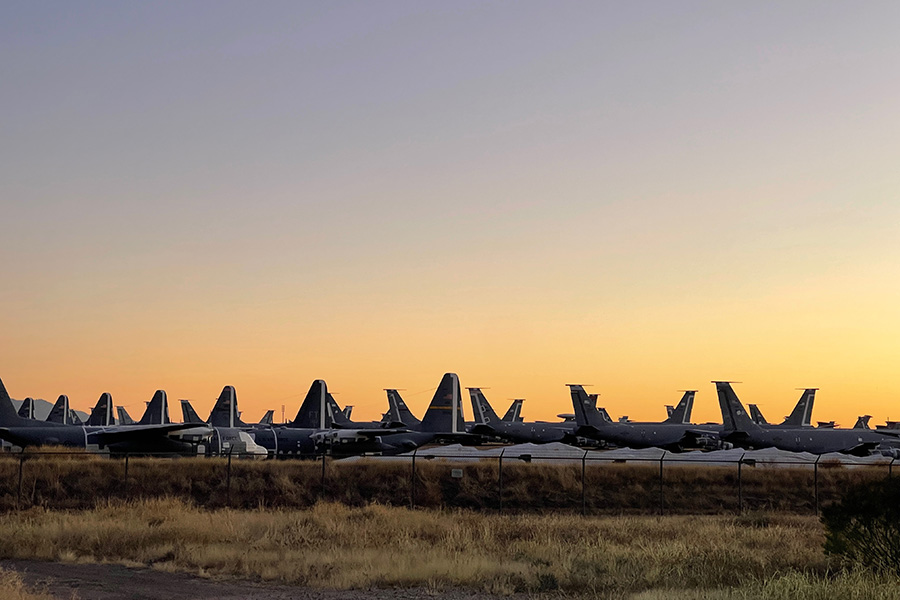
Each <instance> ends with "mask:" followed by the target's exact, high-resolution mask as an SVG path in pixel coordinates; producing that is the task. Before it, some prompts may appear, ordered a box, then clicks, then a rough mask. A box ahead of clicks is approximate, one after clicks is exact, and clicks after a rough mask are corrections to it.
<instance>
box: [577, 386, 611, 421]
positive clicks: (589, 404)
mask: <svg viewBox="0 0 900 600" xmlns="http://www.w3.org/2000/svg"><path fill="white" fill-rule="evenodd" d="M569 393H570V394H571V396H572V408H574V409H575V423H576V425H578V427H579V428H581V427H595V428H596V427H604V426H606V425H608V424H609V423H608V422H607V421H605V420H604V419H603V417H601V416H600V412H599V411H598V410H597V408H596V406H597V399H596V396H595V397H594V399H593V400H591V397H590V396H589V395H588V393H587V392H585V391H584V386H581V385H577V384H569Z"/></svg>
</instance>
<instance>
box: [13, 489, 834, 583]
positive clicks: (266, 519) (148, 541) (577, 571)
mask: <svg viewBox="0 0 900 600" xmlns="http://www.w3.org/2000/svg"><path fill="white" fill-rule="evenodd" d="M0 536H2V539H3V540H4V542H5V543H4V544H3V545H2V547H0V555H2V556H3V557H4V558H30V559H39V560H50V561H60V560H62V561H100V562H103V561H107V562H120V563H124V564H131V565H135V564H137V565H149V566H153V567H154V568H157V569H163V570H177V571H187V572H192V573H197V574H201V575H213V576H227V577H238V578H249V579H257V578H258V579H263V580H274V581H282V582H290V583H295V584H300V585H307V586H314V587H326V588H338V589H347V588H366V587H371V586H426V587H431V588H435V589H440V588H442V587H447V586H451V587H452V586H465V587H473V588H477V589H482V590H485V591H489V592H496V593H511V592H517V591H519V592H538V591H551V590H560V591H564V592H568V593H579V594H581V593H588V594H591V595H594V596H599V597H624V596H627V595H629V594H634V593H642V592H649V591H654V590H655V591H657V592H659V591H660V590H666V591H667V593H669V592H671V593H672V594H679V593H681V594H688V595H686V596H684V597H686V598H688V597H711V596H703V595H702V594H720V593H721V592H722V591H723V590H728V589H740V588H747V586H750V588H751V589H758V590H765V589H769V587H771V586H774V585H776V583H774V582H772V583H769V582H767V580H766V578H767V577H770V576H771V575H772V574H773V573H779V574H795V575H796V576H797V577H801V578H804V577H805V578H809V580H810V581H822V578H823V577H824V576H825V575H826V574H827V572H828V563H827V561H826V558H825V556H824V555H823V553H822V550H821V547H822V537H823V533H822V528H821V526H820V524H819V523H818V521H817V520H816V519H815V518H812V517H796V516H793V517H792V516H780V517H771V516H770V517H722V516H703V517H684V516H674V517H663V518H659V517H593V518H582V517H575V516H565V515H555V516H522V515H519V516H502V515H486V514H481V513H473V512H468V511H424V510H416V511H410V510H407V509H402V508H392V507H386V506H378V505H369V506H366V507H362V508H352V507H347V506H344V505H339V504H319V505H316V506H314V507H313V508H312V509H310V510H266V511H263V510H249V511H239V510H232V509H223V510H217V511H208V510H205V509H201V508H198V507H195V506H192V505H188V504H185V503H183V502H181V501H178V500H153V501H141V502H136V503H131V504H121V503H114V504H111V505H108V506H103V507H99V508H97V509H94V510H90V511H81V512H61V511H55V512H54V511H48V510H45V509H40V508H35V509H31V510H28V511H23V512H20V513H9V514H7V515H5V516H2V517H0ZM782 579H783V578H782ZM779 581H781V580H780V579H779ZM777 585H781V586H783V585H786V584H784V583H778V584H777ZM754 586H755V587H754ZM767 586H768V587H767ZM773 589H774V588H773ZM779 589H780V588H779ZM767 593H768V592H767ZM691 594H694V595H691ZM696 594H701V595H699V596H698V595H696ZM651 597H653V596H647V598H651ZM717 597H721V596H717ZM735 597H736V598H737V597H743V596H735ZM772 597H780V596H772Z"/></svg>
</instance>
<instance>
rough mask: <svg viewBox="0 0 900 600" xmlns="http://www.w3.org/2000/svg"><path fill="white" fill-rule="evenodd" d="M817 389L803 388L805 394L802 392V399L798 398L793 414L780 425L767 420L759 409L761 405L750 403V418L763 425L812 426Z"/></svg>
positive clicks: (785, 426) (792, 427)
mask: <svg viewBox="0 0 900 600" xmlns="http://www.w3.org/2000/svg"><path fill="white" fill-rule="evenodd" d="M817 389H818V388H806V389H805V390H803V394H801V395H800V399H799V400H797V404H796V405H795V406H794V410H792V411H791V414H789V415H788V416H786V417H785V418H784V421H782V422H781V423H780V424H778V425H775V424H772V423H769V422H768V421H766V418H765V417H764V416H763V414H762V412H761V411H760V410H759V407H758V406H756V405H755V404H750V405H749V408H750V418H751V419H752V420H753V422H754V423H756V424H757V425H760V426H762V427H784V428H787V429H794V428H796V427H812V412H813V405H814V404H815V402H816V390H817Z"/></svg>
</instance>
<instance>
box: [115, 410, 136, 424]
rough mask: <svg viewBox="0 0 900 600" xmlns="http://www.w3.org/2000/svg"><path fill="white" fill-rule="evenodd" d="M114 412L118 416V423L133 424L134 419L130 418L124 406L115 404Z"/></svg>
mask: <svg viewBox="0 0 900 600" xmlns="http://www.w3.org/2000/svg"><path fill="white" fill-rule="evenodd" d="M116 414H117V415H118V416H119V425H134V419H132V418H131V415H129V414H128V411H127V410H125V407H124V406H117V407H116Z"/></svg>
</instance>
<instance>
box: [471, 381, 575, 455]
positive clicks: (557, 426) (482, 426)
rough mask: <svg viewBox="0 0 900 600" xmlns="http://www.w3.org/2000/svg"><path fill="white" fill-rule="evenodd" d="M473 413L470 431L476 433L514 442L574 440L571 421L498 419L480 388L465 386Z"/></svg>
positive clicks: (539, 442)
mask: <svg viewBox="0 0 900 600" xmlns="http://www.w3.org/2000/svg"><path fill="white" fill-rule="evenodd" d="M467 389H468V390H469V398H470V399H471V401H472V412H474V413H475V424H474V426H473V427H472V428H471V430H470V432H471V433H475V434H478V435H485V436H496V437H500V438H503V439H505V440H509V441H511V442H514V443H528V442H533V443H538V444H541V443H547V442H561V441H563V440H566V439H569V440H572V441H574V438H575V436H574V435H573V434H572V431H573V429H574V428H573V426H572V424H571V423H565V422H562V423H531V422H529V423H525V422H522V423H511V422H506V421H503V420H501V419H500V417H498V416H497V413H495V412H494V409H493V408H492V407H491V405H490V403H489V402H488V400H487V398H486V397H485V396H484V393H483V392H482V391H481V388H467Z"/></svg>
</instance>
